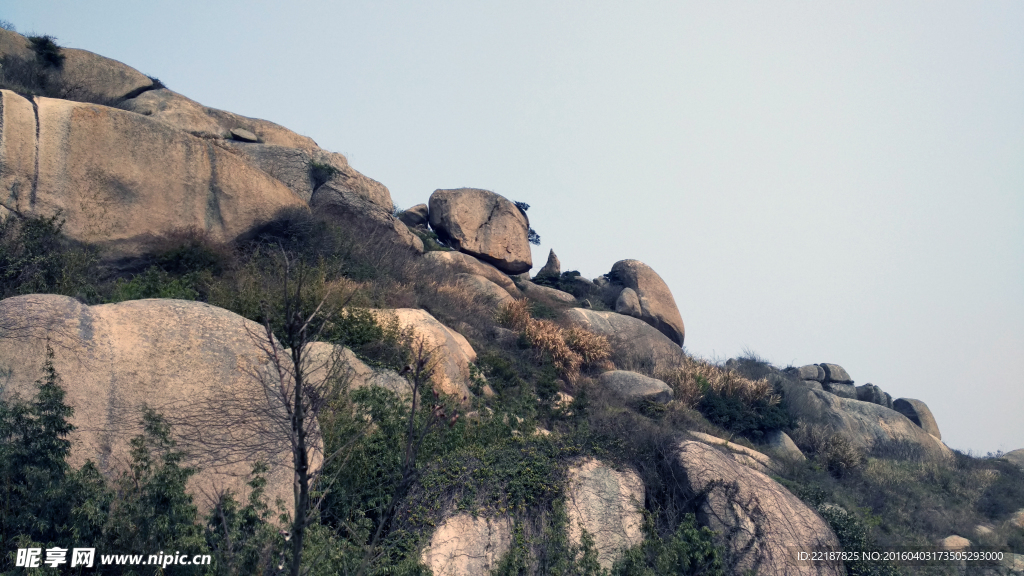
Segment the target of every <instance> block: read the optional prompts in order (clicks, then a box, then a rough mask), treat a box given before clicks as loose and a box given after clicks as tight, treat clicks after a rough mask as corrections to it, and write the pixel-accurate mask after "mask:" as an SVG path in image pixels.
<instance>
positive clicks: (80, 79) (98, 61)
mask: <svg viewBox="0 0 1024 576" xmlns="http://www.w3.org/2000/svg"><path fill="white" fill-rule="evenodd" d="M61 53H62V54H63V55H64V63H63V64H62V65H61V66H60V68H57V69H53V70H52V71H51V72H52V73H53V74H54V75H55V76H56V77H57V80H58V81H59V82H60V84H61V86H62V91H63V92H66V93H67V96H66V97H67V98H71V99H75V98H90V99H94V100H103V101H108V102H111V103H114V102H116V101H118V100H120V99H123V98H131V97H133V96H137V95H139V94H141V93H142V92H144V91H146V90H149V89H151V88H153V80H152V79H151V78H149V77H148V76H146V75H145V74H142V73H140V72H139V71H138V70H136V69H134V68H132V67H131V66H127V65H125V64H122V63H121V62H118V61H117V60H112V59H110V58H107V57H105V56H100V55H99V54H94V53H92V52H89V51H88V50H78V49H75V48H63V49H62V50H61ZM7 55H11V56H15V57H17V58H21V59H26V60H34V59H35V57H36V55H35V52H34V51H33V50H32V49H31V48H30V43H29V41H28V38H26V37H24V36H22V35H21V34H18V33H17V32H11V31H10V30H4V29H0V56H7Z"/></svg>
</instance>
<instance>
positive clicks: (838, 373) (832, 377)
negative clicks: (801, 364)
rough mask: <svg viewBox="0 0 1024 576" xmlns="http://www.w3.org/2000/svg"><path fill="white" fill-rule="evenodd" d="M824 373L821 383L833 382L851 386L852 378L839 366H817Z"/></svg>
mask: <svg viewBox="0 0 1024 576" xmlns="http://www.w3.org/2000/svg"><path fill="white" fill-rule="evenodd" d="M819 366H821V369H822V370H823V371H824V372H825V379H824V380H822V382H835V383H836V384H853V378H850V375H849V374H848V373H847V372H846V369H844V368H843V367H842V366H840V365H839V364H827V363H826V364H819Z"/></svg>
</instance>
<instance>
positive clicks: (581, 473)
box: [566, 458, 644, 570]
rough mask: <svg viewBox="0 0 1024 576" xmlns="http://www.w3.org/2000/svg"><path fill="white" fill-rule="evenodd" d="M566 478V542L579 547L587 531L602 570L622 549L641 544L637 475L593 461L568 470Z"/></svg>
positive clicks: (640, 486)
mask: <svg viewBox="0 0 1024 576" xmlns="http://www.w3.org/2000/svg"><path fill="white" fill-rule="evenodd" d="M567 477H568V478H567V482H566V484H567V487H566V508H567V512H568V515H569V540H570V541H571V542H572V543H573V544H574V545H577V546H578V545H579V544H580V542H581V536H582V530H586V531H587V533H588V534H590V535H591V536H592V537H593V538H594V547H595V548H596V549H597V561H598V563H599V564H601V568H604V569H606V570H607V569H610V568H611V567H612V564H614V563H615V561H616V560H618V559H619V557H621V556H622V552H623V551H624V550H626V549H627V548H631V547H633V546H636V545H637V544H640V543H641V542H642V541H643V522H644V517H643V514H642V513H641V510H643V506H644V484H643V482H642V481H641V480H640V477H639V476H638V475H637V474H636V472H634V471H632V470H628V469H626V470H621V471H620V470H615V469H614V468H612V467H611V466H609V465H607V464H605V463H603V462H601V461H599V460H596V459H594V458H588V459H586V460H584V461H582V462H578V463H577V464H576V465H574V466H572V467H570V468H569V471H568V473H567Z"/></svg>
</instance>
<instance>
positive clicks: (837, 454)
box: [793, 425, 867, 478]
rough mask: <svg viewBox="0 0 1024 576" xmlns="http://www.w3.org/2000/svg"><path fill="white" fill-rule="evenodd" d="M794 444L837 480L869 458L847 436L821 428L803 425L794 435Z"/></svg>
mask: <svg viewBox="0 0 1024 576" xmlns="http://www.w3.org/2000/svg"><path fill="white" fill-rule="evenodd" d="M793 442H795V443H796V444H797V445H798V446H799V447H800V448H801V449H803V450H805V451H807V452H810V453H812V454H814V457H815V458H816V459H817V460H818V461H819V462H820V463H821V464H822V465H823V466H824V467H825V469H826V470H828V471H829V473H830V474H832V475H833V476H835V477H837V478H842V477H843V476H846V475H848V474H850V473H851V472H853V471H854V470H856V469H858V468H860V467H861V466H863V465H864V464H865V463H866V461H867V458H866V457H865V454H864V452H863V451H862V450H861V449H859V448H857V447H856V446H854V445H853V443H852V442H850V440H849V439H847V437H846V436H843V435H842V434H837V433H836V432H835V430H832V429H831V428H827V427H821V426H807V425H803V426H800V427H799V428H797V429H796V431H795V432H794V433H793Z"/></svg>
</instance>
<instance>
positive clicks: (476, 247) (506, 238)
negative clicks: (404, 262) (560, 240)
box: [429, 188, 533, 274]
mask: <svg viewBox="0 0 1024 576" xmlns="http://www.w3.org/2000/svg"><path fill="white" fill-rule="evenodd" d="M429 215H430V227H431V228H433V229H434V230H435V231H436V232H437V235H438V236H439V237H441V238H442V239H443V240H445V241H446V242H447V243H448V245H450V246H452V247H453V248H455V249H456V250H458V251H460V252H465V253H466V254H469V255H471V256H475V257H477V258H479V259H481V260H483V261H484V262H487V263H489V264H493V265H494V266H495V267H496V268H497V269H499V270H501V271H502V272H505V273H507V274H521V273H523V272H526V271H528V270H529V269H530V268H532V267H533V257H532V256H531V254H530V243H529V241H528V232H529V229H530V223H529V221H528V220H527V219H526V215H525V214H524V213H523V212H522V211H521V210H519V208H517V207H516V205H515V204H513V203H512V202H511V201H509V200H508V199H507V198H505V197H504V196H501V195H498V194H495V193H494V192H490V191H488V190H480V189H477V188H458V189H455V190H435V191H434V193H433V194H431V195H430V211H429Z"/></svg>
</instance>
